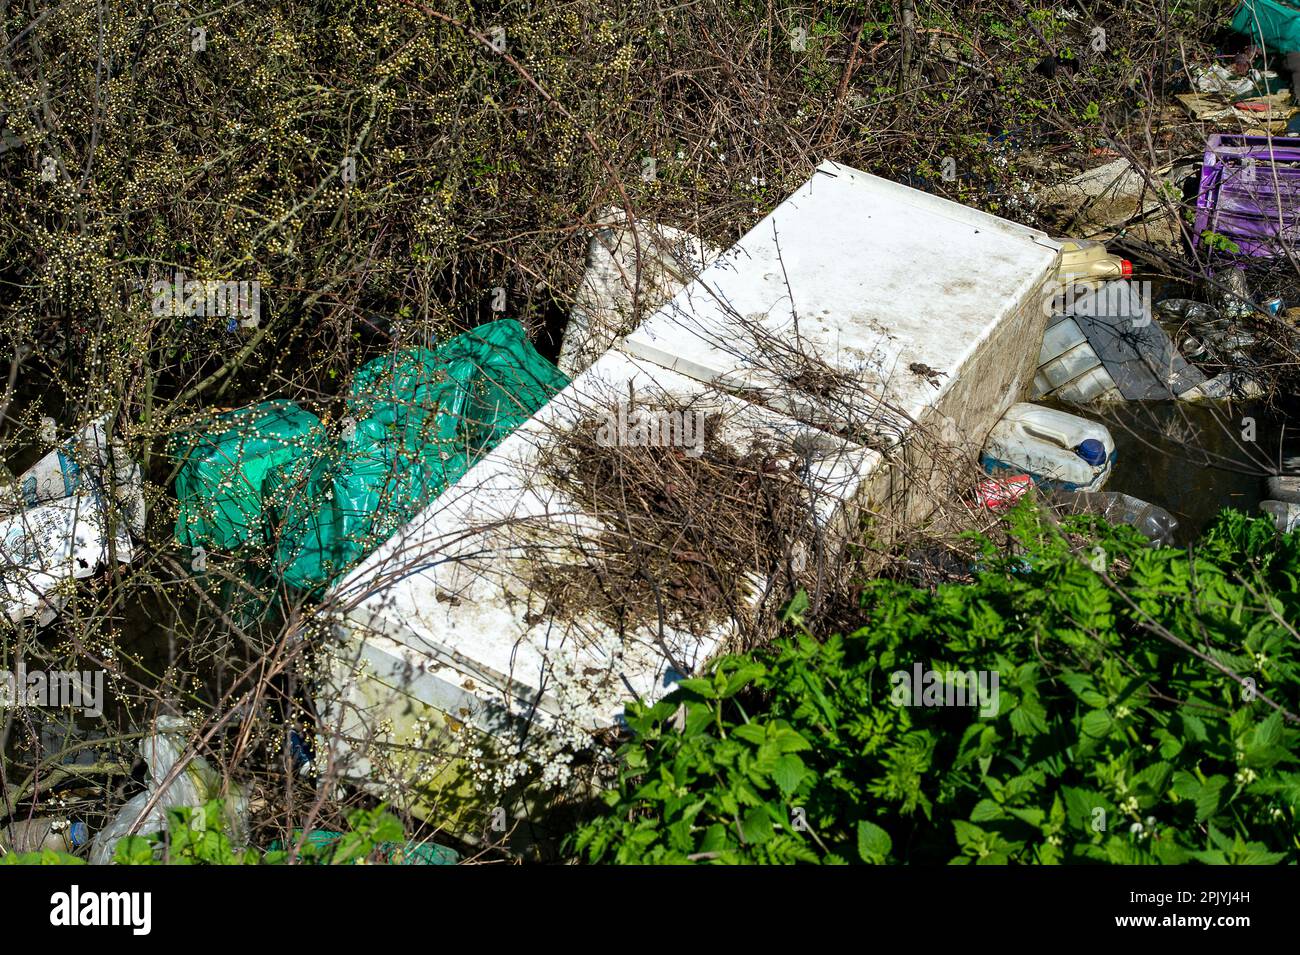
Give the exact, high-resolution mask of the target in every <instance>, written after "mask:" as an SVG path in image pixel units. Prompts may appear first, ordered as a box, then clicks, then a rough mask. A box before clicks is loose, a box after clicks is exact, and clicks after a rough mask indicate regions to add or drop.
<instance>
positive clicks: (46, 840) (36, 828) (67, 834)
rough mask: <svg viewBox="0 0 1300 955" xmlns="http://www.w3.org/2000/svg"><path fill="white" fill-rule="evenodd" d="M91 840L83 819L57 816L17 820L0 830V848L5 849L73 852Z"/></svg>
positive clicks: (10, 850) (12, 850)
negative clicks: (72, 819)
mask: <svg viewBox="0 0 1300 955" xmlns="http://www.w3.org/2000/svg"><path fill="white" fill-rule="evenodd" d="M89 841H90V830H89V829H87V828H86V824H85V823H84V822H70V821H69V820H67V819H63V818H61V817H58V816H37V817H35V818H32V819H20V820H18V821H17V822H12V823H10V824H9V825H7V826H5V827H4V828H3V829H0V849H4V850H5V851H6V852H37V851H39V850H41V849H53V850H55V851H56V852H75V851H76V850H77V849H79V848H81V847H82V846H84V845H85V844H86V843H87V842H89Z"/></svg>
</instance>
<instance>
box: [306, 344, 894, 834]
mask: <svg viewBox="0 0 1300 955" xmlns="http://www.w3.org/2000/svg"><path fill="white" fill-rule="evenodd" d="M629 396H632V398H633V399H634V400H635V401H636V402H638V403H639V404H645V405H654V404H660V405H664V406H670V407H690V408H693V409H696V410H699V411H700V412H701V413H705V414H708V415H710V416H711V417H712V418H713V419H714V420H716V421H717V422H718V429H719V430H718V431H717V433H716V440H719V441H721V442H722V443H723V444H725V445H726V446H728V447H730V448H734V449H736V450H737V452H738V453H741V452H744V451H746V450H747V449H748V448H751V447H761V448H765V449H767V448H770V449H773V453H774V455H775V457H777V458H781V459H782V460H784V461H785V462H787V465H788V466H789V467H791V468H796V470H793V471H791V475H792V476H793V477H794V478H796V479H797V480H798V481H799V482H800V486H801V487H802V488H803V489H804V492H803V493H806V495H807V503H808V508H809V513H810V514H812V515H813V516H814V520H815V522H816V523H817V525H818V526H819V527H821V528H823V529H831V530H832V531H833V529H834V528H835V527H837V526H842V522H843V521H846V520H849V519H850V518H849V516H848V515H847V514H846V507H849V506H851V502H852V501H853V500H854V498H855V495H856V493H857V491H858V490H859V489H860V488H861V487H862V486H863V485H864V482H866V481H867V480H868V479H869V478H870V476H871V474H872V473H873V472H874V470H875V468H876V466H877V464H878V462H879V455H878V454H876V453H875V452H873V451H869V450H867V449H864V448H861V447H859V446H857V445H854V444H852V443H851V442H848V441H845V440H843V439H840V438H835V437H833V436H830V435H827V434H825V433H824V432H821V431H819V430H817V429H814V428H811V427H809V426H808V425H805V424H802V423H800V422H797V421H794V420H793V419H790V418H788V417H787V416H784V415H780V414H777V413H775V412H772V411H770V410H768V409H765V408H761V407H758V406H755V405H752V404H749V403H747V402H745V401H743V400H741V399H738V398H735V397H732V396H728V395H724V394H722V393H720V392H717V391H716V390H714V389H711V388H709V387H707V386H705V385H702V384H701V383H699V382H696V381H693V380H691V379H688V378H685V377H683V376H680V375H677V374H675V373H673V372H670V371H667V370H666V369H663V368H660V367H659V366H657V365H655V364H653V363H651V362H647V361H642V360H637V359H634V358H631V357H629V356H626V355H624V354H622V353H621V352H618V351H611V352H608V353H607V354H606V355H605V356H603V357H602V358H600V359H599V360H598V361H597V362H596V363H595V364H594V365H593V366H592V367H591V368H589V369H588V370H587V371H586V372H584V373H583V374H581V375H579V376H578V377H577V378H576V379H575V380H574V381H573V382H572V383H571V384H570V385H569V386H568V387H567V388H565V389H564V390H563V391H562V392H560V394H559V395H557V396H556V397H555V398H554V399H552V401H551V402H550V403H549V404H547V405H546V406H545V407H544V408H543V409H542V410H541V411H539V412H538V413H537V414H536V415H535V416H534V417H533V418H532V419H530V420H529V421H528V422H527V423H525V424H524V425H523V426H522V427H520V428H519V429H518V430H517V431H516V432H515V433H514V434H512V435H511V436H510V437H508V438H507V439H506V440H505V441H503V442H502V443H501V444H500V445H499V446H498V447H497V448H496V449H495V450H493V451H492V452H491V453H490V454H488V455H486V456H485V457H484V458H483V460H481V461H480V462H479V463H478V464H476V465H475V466H474V467H473V468H472V469H471V470H470V471H469V472H468V473H467V474H466V475H465V476H464V477H463V478H462V479H461V480H460V481H459V482H457V483H456V484H454V485H453V486H452V487H450V488H448V489H447V490H446V491H444V492H443V493H442V494H441V495H440V496H439V497H438V498H437V499H435V500H434V501H433V503H432V504H430V505H429V506H428V507H427V508H426V509H425V510H424V511H422V512H421V513H420V514H419V515H418V516H417V517H416V518H415V519H413V520H412V521H411V522H409V523H408V524H407V525H406V526H405V527H403V528H402V529H401V530H400V531H399V532H398V533H397V534H396V535H394V536H393V537H392V538H391V539H390V540H389V541H388V542H387V543H385V544H384V545H383V546H381V547H380V548H379V549H378V550H377V551H376V552H375V553H373V554H372V555H371V556H370V557H368V558H367V559H366V560H365V561H364V562H363V563H362V564H361V565H360V566H358V567H357V568H356V569H355V570H353V571H352V572H351V573H349V574H348V575H347V576H346V577H345V578H344V579H343V580H341V581H340V582H339V583H338V584H337V585H336V586H335V587H334V588H332V590H331V592H330V595H329V599H328V604H329V606H330V607H331V608H332V609H333V611H334V612H335V614H336V616H335V617H334V620H335V625H334V628H333V630H334V636H335V638H336V642H334V643H333V644H332V646H331V648H330V650H329V660H328V673H327V676H326V678H325V680H324V681H323V684H322V686H323V688H322V690H321V691H320V692H319V693H318V696H317V709H318V713H319V714H320V716H321V724H322V727H323V728H324V736H325V737H326V738H332V739H334V740H335V742H336V743H337V744H338V746H337V748H336V750H335V752H334V756H333V759H334V765H336V766H337V767H339V768H340V769H341V770H342V772H343V774H344V775H345V776H346V777H347V778H352V779H357V780H363V781H364V784H365V785H367V786H369V787H372V788H375V789H376V791H378V792H383V791H384V790H383V777H384V776H385V774H386V773H388V772H392V773H395V774H397V775H403V774H410V773H411V772H412V770H411V768H410V766H409V765H405V764H403V765H402V766H400V767H398V768H394V767H393V766H392V765H391V757H392V753H393V752H395V751H399V750H401V748H402V746H403V745H415V746H417V747H424V748H426V749H427V746H428V740H427V739H416V738H415V737H418V736H421V735H427V732H428V729H429V727H431V726H435V727H439V728H441V730H442V732H441V734H440V735H441V737H442V742H443V743H444V744H445V745H446V746H447V752H448V753H449V754H454V753H457V752H459V751H460V750H461V749H463V745H462V744H461V743H459V742H458V741H457V740H456V738H455V737H456V733H458V732H462V731H463V728H464V727H472V728H474V729H475V730H477V731H479V732H481V733H483V734H486V735H488V736H494V737H497V738H498V739H507V738H510V737H512V736H513V737H515V738H518V737H519V736H520V735H521V734H524V733H528V732H533V733H534V734H536V733H541V734H543V735H544V736H545V738H546V739H547V740H549V741H551V742H552V743H554V744H555V745H556V746H560V745H562V744H564V743H566V742H568V743H572V744H573V745H574V746H575V747H577V746H578V745H579V744H580V742H581V741H582V740H583V739H584V738H589V734H590V733H591V732H592V731H595V730H600V729H602V728H606V727H610V726H613V725H615V724H616V723H617V722H618V720H619V719H620V718H621V714H622V711H623V707H624V705H625V703H626V701H627V700H629V699H632V698H639V699H641V700H644V701H647V702H653V701H654V700H656V699H658V698H659V697H661V696H663V695H664V694H665V693H667V692H669V690H670V689H671V688H672V685H673V683H674V682H675V680H676V679H677V678H679V677H682V676H687V675H690V673H692V672H694V671H696V670H697V669H698V668H699V667H700V666H701V665H702V664H703V663H704V662H705V661H706V660H707V659H708V658H709V657H710V656H712V655H713V654H714V653H716V652H717V651H719V650H720V649H721V648H722V647H723V646H725V645H726V643H727V640H728V638H729V637H730V636H731V635H732V634H733V633H734V632H735V630H734V626H733V623H732V622H731V621H718V622H716V623H710V624H709V625H708V626H704V627H686V626H678V625H675V624H674V623H672V622H671V621H669V622H668V623H666V624H664V625H663V626H662V627H661V624H660V621H659V620H658V619H647V620H639V621H638V620H629V621H627V622H626V624H625V626H624V628H623V630H622V632H619V631H618V630H617V629H616V628H615V627H613V626H611V625H610V624H609V623H607V622H606V621H605V620H603V619H601V618H600V617H598V616H596V615H594V614H593V615H578V616H576V617H567V618H562V617H561V616H560V615H555V614H548V613H547V612H546V611H547V609H548V608H547V605H546V595H545V593H544V592H543V593H539V592H538V580H537V574H538V567H539V562H538V559H539V555H545V559H544V561H543V562H542V563H541V564H540V566H543V567H545V566H554V565H555V564H557V563H558V564H560V565H564V564H570V563H571V564H574V565H581V564H582V563H583V562H584V561H586V560H590V559H593V555H594V554H595V553H596V551H597V550H598V548H599V545H598V543H597V542H598V540H599V537H600V535H601V534H602V533H603V532H604V531H605V530H606V529H607V526H608V522H609V521H610V520H611V519H616V515H612V514H609V515H602V514H600V513H598V512H596V511H595V510H593V508H592V506H591V504H590V503H589V502H585V501H579V500H575V499H574V498H573V497H571V496H570V495H569V494H568V493H566V492H565V491H562V490H559V489H557V488H556V487H555V486H554V484H553V483H552V482H551V481H549V480H548V478H547V475H546V471H545V469H544V468H543V467H542V466H541V465H540V462H541V461H542V460H543V459H544V458H545V457H546V455H548V454H549V453H552V452H553V451H554V450H555V449H557V448H560V447H562V445H563V443H564V442H565V440H566V435H568V434H570V433H572V431H573V429H575V428H579V427H586V426H590V425H591V423H592V421H593V419H595V418H597V417H599V416H600V415H602V414H603V413H604V412H605V411H607V410H608V409H610V408H611V407H613V406H614V405H615V404H616V403H617V402H619V401H628V400H630V399H629ZM782 449H784V450H786V451H790V452H792V453H790V454H787V455H785V456H784V457H782V455H781V454H780V453H779V452H780V450H782ZM751 583H752V585H753V591H752V593H753V594H754V595H755V596H758V595H759V594H760V593H761V592H762V590H763V588H764V587H765V586H766V581H765V580H761V579H754V580H752V581H751ZM448 727H452V728H451V729H448ZM413 734H414V735H413ZM471 735H472V734H467V736H466V737H465V738H466V739H469V738H471ZM473 738H475V739H476V738H477V737H476V736H475V737H473ZM533 739H534V740H536V741H537V745H538V746H542V747H544V746H545V745H546V743H545V741H544V740H543V739H542V737H539V736H537V735H534V737H533ZM454 759H455V756H454V755H448V756H447V757H446V758H445V759H444V760H443V764H444V765H445V764H449V763H450V762H451V761H452V760H454ZM441 772H442V769H441V768H439V769H437V770H435V771H434V772H433V775H434V776H438V775H440V773H441ZM453 784H456V783H453ZM412 808H413V811H418V808H419V807H412Z"/></svg>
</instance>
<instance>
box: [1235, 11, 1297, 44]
mask: <svg viewBox="0 0 1300 955" xmlns="http://www.w3.org/2000/svg"><path fill="white" fill-rule="evenodd" d="M1232 28H1233V29H1234V30H1236V31H1237V32H1238V33H1244V34H1245V35H1246V36H1248V37H1250V38H1251V39H1252V40H1253V41H1254V42H1255V43H1257V44H1259V45H1260V46H1264V47H1267V48H1268V49H1270V50H1272V51H1273V52H1275V53H1295V52H1297V51H1300V9H1297V8H1296V7H1293V6H1290V5H1289V4H1285V3H1280V2H1278V0H1243V2H1242V4H1241V6H1240V7H1238V8H1237V12H1236V14H1235V15H1234V16H1233V18H1232Z"/></svg>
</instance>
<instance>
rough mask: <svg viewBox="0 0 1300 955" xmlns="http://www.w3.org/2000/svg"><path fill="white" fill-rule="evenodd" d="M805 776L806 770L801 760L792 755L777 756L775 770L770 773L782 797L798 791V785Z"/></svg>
mask: <svg viewBox="0 0 1300 955" xmlns="http://www.w3.org/2000/svg"><path fill="white" fill-rule="evenodd" d="M807 775H808V770H807V769H806V768H805V767H804V763H803V760H802V759H800V758H799V757H798V756H796V755H795V754H794V753H784V754H782V755H781V756H778V757H777V760H776V768H775V769H774V770H773V772H772V778H773V779H774V780H775V781H776V785H777V787H778V788H779V789H780V790H781V795H782V796H789V795H790V794H791V793H793V792H794V791H795V790H796V789H798V788H799V783H800V782H802V781H803V779H804V777H805V776H807Z"/></svg>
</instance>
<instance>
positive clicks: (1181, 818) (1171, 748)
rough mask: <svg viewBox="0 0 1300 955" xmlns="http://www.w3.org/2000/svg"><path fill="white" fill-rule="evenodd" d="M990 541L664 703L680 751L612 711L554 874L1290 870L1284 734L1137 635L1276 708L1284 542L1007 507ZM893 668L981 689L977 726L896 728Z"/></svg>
mask: <svg viewBox="0 0 1300 955" xmlns="http://www.w3.org/2000/svg"><path fill="white" fill-rule="evenodd" d="M1006 529H1007V532H1008V533H1009V534H1010V535H1011V537H1012V539H1013V546H1012V547H1007V546H1006V545H1005V543H996V544H995V542H993V541H992V540H989V539H987V538H978V539H973V543H974V549H975V551H976V552H977V553H979V554H980V557H979V558H978V569H977V570H976V571H975V572H974V573H973V575H972V578H971V580H970V582H968V583H952V584H940V585H938V586H934V587H914V586H912V585H910V584H908V583H905V582H901V581H897V580H884V579H881V580H874V581H871V582H869V583H868V584H867V585H866V586H864V588H863V591H862V595H861V601H860V606H859V608H858V612H859V614H860V618H861V619H860V621H854V622H853V627H852V628H850V632H848V633H847V634H828V635H826V636H825V637H824V639H818V638H816V637H815V636H814V635H813V634H812V633H811V632H810V629H809V627H810V624H809V620H810V618H809V616H808V610H807V606H806V605H804V606H802V609H800V610H799V611H798V614H797V617H798V619H797V620H794V619H791V620H789V621H788V623H789V624H790V630H789V632H788V633H786V634H785V635H783V636H782V637H780V638H779V639H777V640H776V641H775V642H773V643H772V644H771V645H769V646H765V647H760V648H758V649H756V650H753V651H751V652H749V653H745V654H738V655H735V656H732V657H727V658H724V659H723V660H720V661H717V662H715V663H714V664H713V667H712V669H711V670H708V671H706V673H705V674H703V675H701V676H699V677H697V678H696V679H694V680H691V681H687V682H686V683H685V684H684V685H683V687H682V689H681V691H680V692H681V694H682V698H684V699H685V700H686V705H687V714H688V715H687V721H686V729H684V730H683V729H680V728H679V727H680V724H678V723H676V722H674V721H672V720H671V719H670V718H669V717H671V716H672V714H673V712H675V710H676V708H677V706H678V705H680V702H681V699H678V700H677V701H674V702H671V703H670V705H669V706H668V707H667V708H666V709H663V710H662V711H658V712H657V715H656V716H655V718H654V719H653V720H650V719H647V718H645V717H644V711H643V710H641V709H638V708H637V707H636V706H635V705H633V706H630V707H629V714H630V716H629V728H630V729H631V730H632V733H631V735H630V738H629V739H628V741H627V742H626V743H625V744H624V745H623V748H622V757H623V763H622V765H621V767H620V770H619V772H620V779H619V781H618V785H617V786H616V787H613V788H612V789H611V794H610V795H607V796H605V797H604V798H603V799H599V800H594V801H593V805H592V807H591V811H592V815H591V817H590V818H589V820H588V821H587V822H586V823H584V824H583V826H582V827H580V829H579V832H578V834H577V836H576V837H575V839H574V842H573V845H574V847H575V848H576V850H577V851H578V852H579V853H580V854H581V855H582V856H583V858H585V859H588V860H590V861H608V860H609V859H611V858H616V859H617V861H619V862H660V861H683V860H685V859H686V858H687V856H690V855H691V854H692V852H695V853H701V854H703V856H707V859H704V860H702V861H724V862H763V863H789V862H823V863H835V864H838V863H841V862H844V861H847V860H852V861H861V862H875V863H879V862H885V861H899V862H908V863H911V862H916V863H928V864H934V863H952V864H971V863H980V864H1001V863H1007V862H1017V863H1036V864H1059V863H1079V862H1094V863H1095V862H1101V863H1110V864H1143V865H1150V864H1169V865H1181V864H1186V863H1188V862H1201V863H1213V864H1260V863H1277V862H1287V863H1293V864H1294V863H1300V849H1298V848H1297V845H1296V843H1295V839H1294V829H1295V821H1296V819H1297V817H1298V816H1300V772H1297V771H1296V770H1295V768H1296V761H1297V757H1296V751H1297V743H1298V742H1300V740H1298V739H1297V737H1298V736H1300V733H1297V730H1296V729H1295V728H1293V727H1291V726H1290V725H1289V724H1288V723H1287V722H1286V720H1285V719H1284V718H1283V717H1281V716H1279V715H1275V713H1274V711H1272V710H1270V709H1267V708H1266V707H1265V706H1264V705H1262V704H1261V703H1259V702H1258V701H1256V702H1253V703H1252V702H1251V701H1249V700H1244V699H1242V696H1241V693H1240V691H1239V687H1238V686H1237V685H1236V684H1235V683H1232V682H1231V681H1227V680H1225V679H1224V677H1223V674H1222V673H1221V672H1220V671H1219V670H1218V669H1216V668H1215V667H1214V666H1212V665H1210V664H1207V663H1206V662H1205V661H1204V660H1202V659H1201V658H1199V657H1198V656H1195V655H1192V654H1188V653H1187V652H1186V651H1184V650H1182V649H1180V648H1179V647H1178V646H1176V645H1175V644H1173V643H1171V642H1169V641H1168V640H1166V639H1164V638H1163V637H1162V636H1161V631H1162V630H1163V631H1166V632H1171V633H1174V634H1177V635H1179V636H1181V637H1182V638H1183V639H1185V640H1187V641H1189V642H1193V643H1194V644H1195V645H1196V646H1197V647H1198V649H1201V650H1202V652H1204V653H1205V654H1206V655H1207V656H1209V657H1210V658H1211V659H1213V660H1218V661H1221V662H1223V663H1224V664H1225V665H1227V666H1230V667H1232V668H1233V669H1234V670H1235V671H1237V672H1243V673H1258V672H1261V671H1260V669H1259V664H1258V660H1259V658H1261V657H1262V658H1264V659H1265V660H1266V661H1267V670H1266V671H1265V672H1266V674H1267V678H1268V681H1269V694H1270V698H1271V699H1276V700H1278V701H1286V704H1285V705H1288V708H1294V705H1295V700H1296V699H1297V698H1300V687H1298V686H1297V675H1300V645H1297V641H1295V640H1294V639H1292V638H1291V636H1290V634H1289V632H1287V631H1286V630H1285V628H1281V627H1274V626H1273V622H1275V621H1276V620H1278V619H1279V618H1280V619H1283V620H1291V619H1300V598H1297V597H1295V596H1294V594H1295V593H1296V581H1297V580H1300V534H1291V535H1285V536H1282V535H1278V534H1277V533H1276V531H1275V530H1274V529H1273V528H1272V526H1271V524H1270V523H1269V522H1268V521H1267V520H1261V519H1253V518H1252V519H1248V518H1246V517H1245V516H1243V515H1240V514H1234V513H1231V512H1225V514H1224V515H1223V516H1222V517H1221V518H1220V520H1219V521H1218V522H1217V523H1216V524H1215V525H1214V526H1212V527H1211V528H1210V529H1209V530H1208V531H1206V533H1205V534H1204V535H1203V537H1202V540H1201V541H1200V542H1198V543H1197V544H1196V545H1194V546H1193V547H1192V548H1190V549H1184V548H1180V549H1173V548H1159V547H1150V546H1149V545H1148V543H1147V541H1146V540H1145V539H1144V538H1142V537H1141V535H1140V534H1138V533H1136V532H1135V531H1134V530H1133V529H1132V528H1109V527H1107V526H1106V525H1105V524H1104V523H1102V522H1100V521H1098V520H1095V519H1092V518H1086V519H1085V518H1069V519H1066V520H1063V521H1062V523H1061V525H1060V527H1058V526H1056V525H1053V524H1049V523H1047V522H1045V521H1044V520H1043V518H1042V517H1041V515H1040V514H1039V512H1038V511H1037V510H1036V508H1035V506H1034V504H1033V502H1032V501H1030V500H1028V499H1027V500H1026V501H1025V502H1022V504H1021V505H1019V506H1017V507H1016V508H1014V509H1012V510H1011V511H1010V512H1009V513H1008V516H1007V524H1006ZM1067 533H1068V534H1069V535H1070V536H1068V537H1067V536H1066V534H1067ZM1080 536H1082V537H1083V538H1084V539H1085V541H1086V543H1085V545H1084V548H1083V550H1082V553H1084V554H1087V553H1089V552H1090V551H1091V547H1092V546H1093V543H1092V542H1096V543H1097V544H1100V545H1102V546H1103V547H1104V549H1105V551H1106V553H1107V555H1108V561H1109V563H1108V566H1109V568H1110V570H1109V571H1108V574H1107V577H1106V579H1105V580H1103V579H1102V578H1101V577H1100V576H1099V575H1098V574H1096V573H1095V572H1093V571H1092V570H1091V569H1089V567H1088V566H1087V564H1086V562H1082V563H1081V562H1080V560H1079V556H1078V555H1079V553H1080V550H1079V540H1078V538H1079V537H1080ZM1193 589H1194V590H1195V592H1196V593H1197V594H1198V599H1197V600H1195V601H1192V600H1189V599H1188V597H1187V595H1188V593H1189V592H1191V591H1192V590H1193ZM792 606H794V605H792ZM1275 630H1276V631H1277V632H1274V631H1275ZM914 663H920V664H921V665H922V666H923V667H927V668H930V669H934V670H940V671H949V672H953V671H956V672H976V673H979V672H996V673H997V674H998V675H999V678H1000V684H999V696H1000V699H999V704H1000V705H999V708H998V711H997V712H996V713H995V714H985V715H983V716H980V715H976V714H973V712H972V710H970V709H969V708H962V709H956V708H952V707H926V706H922V707H905V706H898V705H896V704H895V702H894V701H893V700H892V699H891V696H893V694H891V689H892V687H891V681H890V675H891V674H892V673H893V672H894V671H895V670H899V669H910V668H911V667H912V665H913V664H914ZM637 714H642V715H641V716H638V715H637ZM692 840H694V841H695V843H696V844H695V845H694V846H692V845H691V844H690V843H691V841H692ZM855 844H856V847H857V852H856V854H855V853H854V852H853V851H852V847H853V846H854V845H855ZM895 853H898V855H897V856H895Z"/></svg>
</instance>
